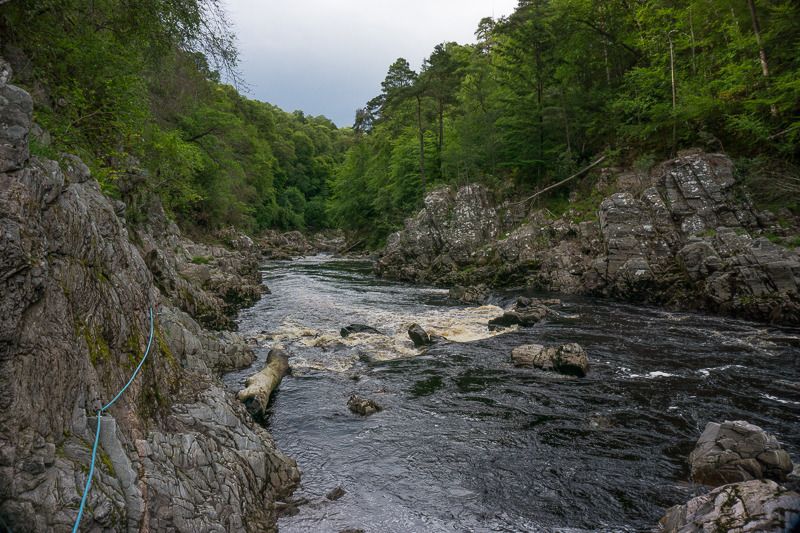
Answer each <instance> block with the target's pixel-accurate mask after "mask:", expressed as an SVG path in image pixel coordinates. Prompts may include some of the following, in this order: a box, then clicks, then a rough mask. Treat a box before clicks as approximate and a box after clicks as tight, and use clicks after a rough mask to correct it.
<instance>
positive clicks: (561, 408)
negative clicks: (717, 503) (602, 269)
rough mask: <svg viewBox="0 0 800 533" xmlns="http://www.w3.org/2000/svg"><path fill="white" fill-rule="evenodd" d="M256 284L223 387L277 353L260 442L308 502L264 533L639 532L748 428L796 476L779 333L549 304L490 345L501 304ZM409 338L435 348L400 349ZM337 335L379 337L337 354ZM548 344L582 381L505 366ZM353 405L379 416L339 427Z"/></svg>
mask: <svg viewBox="0 0 800 533" xmlns="http://www.w3.org/2000/svg"><path fill="white" fill-rule="evenodd" d="M264 280H265V283H266V284H267V285H268V286H269V287H270V289H271V290H272V294H270V295H266V296H265V297H264V298H263V299H262V300H261V301H260V302H259V303H258V304H257V305H256V306H254V307H252V308H250V309H247V310H245V311H242V312H241V314H240V317H239V326H240V330H241V332H242V333H243V334H244V335H246V336H247V337H249V338H251V339H253V340H254V342H257V348H256V351H257V353H258V360H257V361H256V362H255V363H254V365H253V366H252V367H251V368H249V369H244V370H241V371H237V372H233V373H231V374H228V375H227V376H225V382H226V385H227V386H228V388H229V389H230V390H232V391H236V390H238V389H240V388H241V387H242V384H243V382H244V379H245V378H246V377H247V376H249V375H250V374H252V373H253V372H256V371H258V370H260V369H261V367H262V365H263V362H264V359H265V358H266V354H267V351H268V350H269V348H270V347H272V346H274V345H281V346H283V347H284V348H286V349H287V350H288V351H289V353H290V354H291V358H290V364H291V366H292V369H293V374H292V375H291V376H288V377H287V378H285V379H284V380H283V382H282V384H281V386H280V388H279V390H278V391H277V392H276V393H275V394H274V396H273V399H272V402H271V404H270V414H269V416H268V420H267V428H268V429H269V431H270V432H271V433H272V435H273V437H274V439H275V441H276V443H277V445H278V447H279V448H280V449H281V450H282V451H284V452H285V453H287V454H288V455H290V456H291V457H293V458H295V459H296V460H297V462H298V465H299V466H300V468H301V470H302V472H303V477H302V483H301V487H300V488H299V489H298V491H297V492H296V493H295V496H296V497H301V498H305V499H307V500H308V501H309V503H308V504H305V505H302V506H300V508H299V510H300V512H299V513H298V514H296V515H295V516H291V517H285V518H282V519H281V520H280V521H279V527H280V530H281V531H283V532H308V531H314V532H338V531H340V530H343V529H346V528H359V529H363V530H365V531H366V532H368V533H373V532H375V533H378V532H380V533H383V532H440V531H441V532H445V531H446V532H454V531H508V532H512V531H553V532H555V531H560V532H575V531H640V530H646V529H649V528H652V527H653V526H654V525H655V524H656V523H657V521H658V519H659V518H660V517H661V516H662V515H663V511H664V510H665V509H666V508H668V507H670V506H672V505H675V504H679V503H684V502H685V501H686V500H688V499H689V498H691V497H692V496H693V495H695V494H698V493H700V492H702V491H703V489H702V487H697V486H693V485H692V484H690V483H689V482H688V481H687V480H688V477H689V472H688V465H687V463H686V460H687V457H688V455H689V452H690V451H691V450H692V448H693V446H694V443H695V442H696V440H697V438H698V436H699V435H700V433H701V432H702V430H703V428H704V427H705V424H706V423H707V422H709V421H722V420H739V419H742V420H747V421H749V422H751V423H754V424H756V425H759V426H761V427H762V428H764V429H766V430H767V431H769V432H771V433H773V434H775V435H776V436H777V437H778V439H779V440H780V441H781V442H782V443H783V445H784V447H785V448H786V449H787V450H788V451H789V453H790V454H791V455H792V459H793V461H794V462H795V463H797V462H800V330H798V329H793V328H779V327H771V326H767V325H763V324H756V323H751V322H746V321H740V320H733V319H729V318H721V317H715V316H705V315H700V314H692V313H677V312H670V311H665V310H661V309H655V308H646V307H638V306H633V305H626V304H621V303H615V302H611V301H608V300H599V299H590V298H578V297H574V298H573V297H565V298H562V304H561V305H560V306H557V307H555V310H556V311H557V315H558V316H553V317H548V318H547V319H546V320H545V321H543V322H541V323H539V324H537V325H536V326H535V327H532V328H524V329H512V330H506V332H504V333H501V334H496V333H492V332H489V331H488V328H487V327H486V323H487V321H488V320H489V319H490V318H493V317H495V316H498V315H500V314H501V313H502V310H501V308H502V307H503V306H508V305H510V304H511V303H512V302H513V299H514V297H515V296H516V294H514V295H512V294H497V295H496V296H495V297H494V300H493V302H492V305H486V306H481V307H469V306H463V305H453V303H452V302H449V301H448V299H447V291H445V290H442V289H438V288H431V287H420V286H411V285H406V284H401V283H393V282H388V281H385V280H381V279H377V278H375V277H374V276H373V275H372V266H371V264H370V263H369V262H367V261H359V260H349V259H335V258H331V257H326V256H315V257H309V258H304V259H299V260H295V261H282V262H271V263H269V264H268V265H266V266H265V270H264ZM414 322H416V323H419V324H420V325H422V326H423V327H424V328H425V329H426V330H428V331H429V332H431V333H436V334H439V335H442V336H444V337H446V338H448V339H449V340H450V341H452V342H447V343H440V344H437V345H435V346H433V347H431V348H429V349H427V350H425V351H421V350H418V349H416V348H414V346H413V344H412V343H411V341H410V340H409V338H408V336H407V334H406V330H407V327H408V326H409V325H410V324H411V323H414ZM352 323H363V324H368V325H370V326H373V327H375V328H377V329H378V330H380V331H381V332H382V333H385V334H386V335H371V334H356V335H351V336H350V337H348V338H346V339H343V338H342V337H341V336H340V335H339V329H340V328H342V327H343V326H346V325H349V324H352ZM567 342H577V343H579V344H581V345H582V346H583V347H584V348H585V349H586V351H587V353H588V354H589V359H590V371H589V375H588V376H587V377H585V378H582V379H575V378H568V377H565V376H561V375H558V374H553V373H548V372H543V371H538V370H534V369H521V368H515V367H514V366H513V365H512V364H511V357H510V354H511V350H512V348H514V347H515V346H518V345H520V344H527V343H539V344H545V345H548V344H561V343H567ZM353 393H357V394H359V395H361V396H365V397H368V398H371V399H373V400H375V401H377V402H378V403H379V404H381V405H382V406H383V407H384V410H383V411H382V412H380V413H377V414H375V415H373V416H371V417H368V418H363V417H360V416H358V415H354V414H352V413H351V412H350V411H349V410H348V408H347V400H348V397H349V396H350V395H351V394H353ZM338 486H341V487H342V488H343V489H344V490H345V491H346V494H345V495H344V496H343V497H342V498H340V499H338V500H336V501H329V500H327V499H326V498H325V494H326V493H328V492H329V491H330V490H332V489H334V488H336V487H338Z"/></svg>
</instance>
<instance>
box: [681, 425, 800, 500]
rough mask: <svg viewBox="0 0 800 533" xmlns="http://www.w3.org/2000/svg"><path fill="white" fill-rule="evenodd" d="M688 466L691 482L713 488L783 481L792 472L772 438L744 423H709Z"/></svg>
mask: <svg viewBox="0 0 800 533" xmlns="http://www.w3.org/2000/svg"><path fill="white" fill-rule="evenodd" d="M689 464H690V465H691V469H692V479H694V480H695V481H696V482H698V483H703V484H705V485H712V486H718V485H724V484H726V483H735V482H738V481H749V480H751V479H773V480H776V481H784V480H785V479H786V476H787V474H789V473H790V472H792V468H793V465H792V461H791V458H790V457H789V454H788V453H787V452H786V451H785V450H783V449H782V448H781V445H780V443H779V442H778V440H777V439H776V438H775V437H774V436H773V435H770V434H769V433H767V432H765V431H764V430H763V429H761V428H760V427H758V426H755V425H753V424H750V423H748V422H745V421H743V420H737V421H725V422H722V423H717V422H709V423H708V424H707V425H706V428H705V430H704V431H703V433H702V435H700V438H699V439H698V441H697V444H696V445H695V448H694V450H693V451H692V453H691V455H690V456H689Z"/></svg>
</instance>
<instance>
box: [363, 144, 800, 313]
mask: <svg viewBox="0 0 800 533" xmlns="http://www.w3.org/2000/svg"><path fill="white" fill-rule="evenodd" d="M593 190H594V192H593V193H592V194H593V195H594V196H596V197H597V200H596V202H597V203H596V204H592V205H588V206H584V205H582V204H578V203H577V202H575V203H573V207H571V208H570V209H568V210H567V211H566V212H565V213H564V214H562V215H561V216H558V217H556V216H553V215H552V213H550V212H549V211H548V210H547V209H544V208H539V207H536V206H534V207H532V208H530V209H529V208H528V206H527V204H525V203H524V202H523V203H505V204H502V205H497V204H495V203H494V202H493V201H492V199H491V198H490V195H489V193H488V191H487V190H486V189H485V188H483V187H482V186H480V185H468V186H465V187H462V188H460V189H458V190H453V189H449V188H444V189H438V190H436V191H433V192H431V193H430V194H428V195H427V197H426V198H425V208H424V209H423V210H422V211H420V212H419V213H418V214H417V215H416V216H414V217H413V218H411V219H409V220H407V221H406V225H405V228H404V229H403V230H402V231H400V232H398V233H395V234H393V235H392V236H391V237H390V238H389V240H388V242H387V245H386V248H385V249H384V250H383V252H382V254H381V256H380V258H379V259H378V261H377V263H376V270H377V272H378V274H379V275H381V276H384V277H387V278H392V279H400V280H407V281H413V282H425V283H436V284H440V285H449V286H467V287H469V286H473V285H478V284H487V285H489V286H493V287H500V286H515V287H528V288H532V289H538V290H543V291H552V292H560V293H567V294H587V295H599V296H607V297H613V298H618V299H622V300H626V301H633V302H644V303H652V304H659V305H666V306H670V307H674V308H682V309H697V310H706V311H711V312H716V313H723V314H730V315H734V316H740V317H747V318H753V319H757V320H763V321H771V322H774V323H782V324H798V323H800V248H798V247H797V246H796V241H797V235H799V234H800V221H798V219H797V217H795V216H794V215H793V214H792V213H790V212H788V211H784V212H781V213H778V214H773V213H770V212H767V211H761V210H758V209H757V208H756V207H754V205H753V204H752V202H750V200H749V199H748V196H747V191H746V189H745V188H744V186H743V185H742V184H741V183H739V182H738V181H737V179H736V177H735V172H734V166H733V163H732V162H731V160H730V159H729V158H728V157H727V156H725V155H721V154H708V153H703V152H691V153H686V154H684V155H682V156H681V157H678V158H677V159H674V160H671V161H667V162H665V163H663V164H661V165H660V166H658V167H656V168H655V169H654V170H653V171H651V172H649V173H636V172H622V171H613V170H610V169H607V170H605V171H603V172H601V175H600V178H599V179H597V181H596V182H595V184H594V189H593ZM456 292H457V293H458V294H462V293H465V294H469V295H473V293H475V294H478V293H482V292H484V290H483V289H481V288H480V287H478V288H476V289H475V290H466V291H465V290H464V289H463V288H459V289H457V291H456Z"/></svg>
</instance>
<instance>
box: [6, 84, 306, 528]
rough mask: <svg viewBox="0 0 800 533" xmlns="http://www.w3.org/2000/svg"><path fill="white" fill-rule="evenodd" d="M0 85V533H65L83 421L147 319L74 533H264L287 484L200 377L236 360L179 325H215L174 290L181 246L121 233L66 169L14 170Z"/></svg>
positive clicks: (84, 171)
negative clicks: (137, 370) (0, 531)
mask: <svg viewBox="0 0 800 533" xmlns="http://www.w3.org/2000/svg"><path fill="white" fill-rule="evenodd" d="M0 85H2V87H0V91H2V94H3V98H0V101H1V102H2V105H0V122H1V123H2V124H3V128H2V131H3V133H2V135H4V136H5V137H4V138H3V139H1V140H0V144H1V145H2V146H3V148H2V149H0V295H2V296H0V518H2V522H3V523H4V524H5V525H7V526H8V527H9V528H11V530H13V531H15V532H17V533H19V532H26V531H68V530H70V529H71V527H72V524H73V522H74V520H75V517H76V514H77V508H78V504H79V501H80V498H81V494H82V492H83V488H84V486H85V484H86V473H87V472H88V466H89V460H90V453H91V442H92V441H93V440H94V430H95V423H96V418H95V412H96V410H97V409H98V407H99V406H100V405H102V403H105V402H107V401H108V400H110V399H111V398H112V397H113V396H114V395H115V394H116V392H117V391H118V390H120V389H121V387H122V386H123V385H124V384H125V382H126V381H127V380H128V378H129V376H130V375H131V372H132V371H133V368H134V367H135V366H136V364H137V363H138V361H139V359H140V358H141V356H142V352H143V351H144V347H145V344H146V343H147V337H148V334H149V323H148V313H149V310H150V309H153V310H154V311H155V312H156V319H155V334H154V337H155V341H154V345H153V350H152V351H151V354H150V356H149V358H148V361H147V363H146V364H145V365H144V367H143V369H142V372H141V374H140V375H139V376H138V378H137V379H136V380H135V381H134V382H133V383H132V385H131V386H130V388H129V389H128V390H127V391H126V393H125V394H124V395H123V396H122V397H121V398H120V400H119V401H118V402H117V403H116V404H115V405H114V406H113V407H112V408H111V409H110V410H109V411H107V412H106V413H105V414H104V417H103V429H102V431H101V439H100V440H101V449H100V452H99V458H98V461H97V468H96V471H95V476H94V480H93V484H92V490H91V492H90V496H89V500H88V505H87V512H86V513H85V515H84V518H83V522H82V526H81V527H82V529H83V530H86V531H100V530H104V531H140V530H145V531H147V530H150V531H186V532H190V531H192V532H193V531H270V530H273V529H274V522H275V511H274V506H273V502H274V501H275V500H276V498H279V497H281V496H282V495H284V494H287V493H288V492H290V491H291V490H292V488H293V486H294V485H295V484H296V483H297V481H298V476H299V474H298V470H297V467H296V465H295V463H294V461H292V460H291V459H289V458H287V457H285V456H284V455H283V454H281V453H280V452H279V451H278V450H277V449H276V448H275V445H274V443H273V442H272V440H271V438H270V436H269V434H268V433H267V432H266V431H265V430H264V429H263V428H260V427H259V426H257V425H256V424H254V423H253V422H252V420H250V418H249V417H248V416H247V413H246V411H245V410H244V408H243V407H242V406H241V405H240V404H239V403H238V402H236V401H235V400H234V399H233V398H232V397H231V395H230V394H227V393H226V392H225V391H224V390H223V388H222V385H221V383H220V382H219V381H218V379H217V378H216V377H215V374H214V371H215V370H217V371H218V370H221V369H225V368H231V367H237V366H240V365H243V364H247V363H249V362H250V361H251V360H252V353H250V351H249V349H248V348H247V347H246V346H245V345H244V343H241V342H239V340H237V339H236V337H235V336H232V334H226V333H215V332H211V331H207V330H205V329H203V327H202V326H201V325H200V324H198V323H197V322H196V321H195V319H194V318H193V316H195V317H198V318H201V319H204V320H202V321H203V322H204V323H206V322H211V323H213V324H214V325H216V326H222V325H224V324H223V322H224V321H223V320H222V319H221V317H223V316H226V315H225V310H224V309H223V308H222V307H221V306H220V305H219V303H218V302H220V301H222V299H221V298H219V297H218V296H215V295H213V294H212V292H209V291H206V289H204V288H203V287H201V286H198V285H197V284H195V283H194V282H192V281H190V280H187V279H185V278H183V277H181V276H180V275H179V274H177V272H179V271H180V268H181V266H182V265H184V262H183V261H181V260H180V257H186V254H184V249H185V248H186V246H188V243H187V242H186V241H185V240H183V238H182V237H181V236H180V233H179V232H178V231H177V228H171V229H169V230H168V231H166V232H161V233H159V232H158V231H156V228H148V227H147V223H145V224H144V225H143V226H136V227H135V228H133V227H132V226H129V225H128V223H127V222H126V220H125V218H124V215H125V211H126V209H125V205H124V204H122V203H121V202H118V201H114V200H111V199H109V198H108V197H106V196H105V195H104V194H103V193H102V192H101V191H100V188H99V186H98V184H97V182H96V181H94V180H93V179H92V178H91V175H90V173H89V169H88V168H87V167H86V165H84V164H83V163H81V162H80V160H79V159H77V158H75V157H70V156H65V157H64V158H63V159H62V161H60V162H56V161H50V160H46V159H41V158H37V157H30V156H29V154H28V151H27V137H28V133H29V129H30V127H31V123H30V108H31V105H30V97H29V96H28V95H27V93H25V92H24V91H22V90H20V89H18V88H16V87H12V86H10V85H7V84H0ZM9 95H10V96H11V97H9ZM6 125H11V126H12V127H11V128H8V129H7V128H6ZM164 220H166V219H164ZM151 222H152V221H151ZM155 223H156V224H159V223H163V221H159V220H155ZM151 229H152V230H153V231H152V232H151V231H150V230H151ZM212 255H213V254H212ZM148 259H149V260H148ZM235 268H236V267H235ZM212 277H213V274H212ZM254 282H255V279H254ZM205 302H212V303H210V304H208V306H209V309H210V310H211V311H210V314H209V315H204V314H203V306H202V305H200V304H201V303H203V305H205ZM181 309H183V311H182V310H181ZM184 311H185V312H184ZM195 313H197V314H195ZM190 315H193V316H190ZM205 318H207V319H208V320H205Z"/></svg>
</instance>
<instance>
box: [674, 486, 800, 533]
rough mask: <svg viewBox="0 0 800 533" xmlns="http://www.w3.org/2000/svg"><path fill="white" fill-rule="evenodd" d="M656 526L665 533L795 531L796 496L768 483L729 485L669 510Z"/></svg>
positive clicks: (798, 516) (799, 498)
mask: <svg viewBox="0 0 800 533" xmlns="http://www.w3.org/2000/svg"><path fill="white" fill-rule="evenodd" d="M659 525H660V530H661V531H665V532H668V533H706V532H712V531H713V532H716V531H720V532H722V531H731V532H734V531H735V532H741V533H744V532H752V533H756V532H758V533H787V532H792V531H797V528H798V527H800V494H798V493H796V492H791V491H788V490H786V489H784V488H782V487H781V486H779V485H778V484H777V483H775V482H774V481H769V480H766V481H765V480H752V481H746V482H742V483H733V484H730V485H724V486H722V487H719V488H716V489H714V490H713V491H711V492H709V493H708V494H704V495H702V496H698V497H697V498H694V499H692V500H690V501H689V502H688V503H686V504H685V505H677V506H675V507H672V508H670V509H669V510H668V511H667V512H666V514H665V515H664V517H663V518H662V519H661V521H660V522H659Z"/></svg>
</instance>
